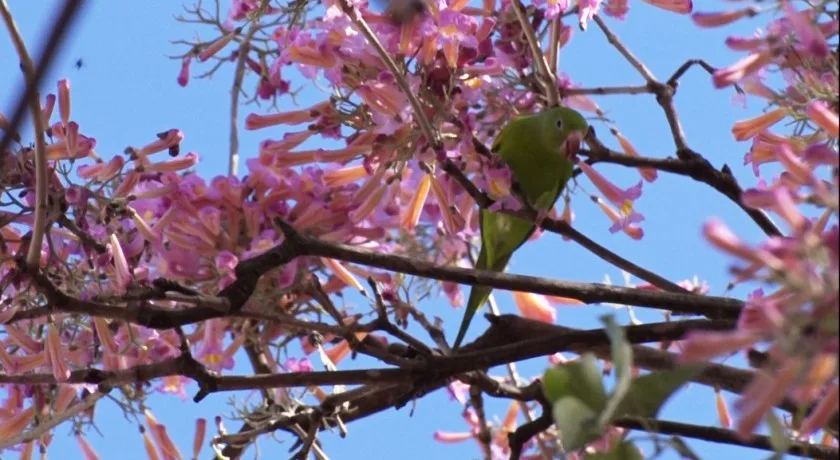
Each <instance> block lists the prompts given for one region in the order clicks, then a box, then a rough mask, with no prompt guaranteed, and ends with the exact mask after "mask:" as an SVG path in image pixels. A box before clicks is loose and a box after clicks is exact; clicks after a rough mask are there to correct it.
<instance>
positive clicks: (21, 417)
mask: <svg viewBox="0 0 840 460" xmlns="http://www.w3.org/2000/svg"><path fill="white" fill-rule="evenodd" d="M34 416H35V406H29V407H28V408H26V409H24V410H21V411H19V412H17V413H15V414H14V415H12V416H11V417H9V418H6V419H5V420H0V439H9V438H13V437H15V436H17V435H19V434H20V433H22V432H23V430H24V429H26V427H27V426H29V422H31V421H32V420H33V419H34Z"/></svg>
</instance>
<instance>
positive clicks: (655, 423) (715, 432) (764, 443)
mask: <svg viewBox="0 0 840 460" xmlns="http://www.w3.org/2000/svg"><path fill="white" fill-rule="evenodd" d="M613 425H615V426H620V427H622V428H629V429H632V430H639V431H646V432H652V433H659V434H668V435H676V436H683V437H686V438H693V439H702V440H704V441H710V442H716V443H719V444H729V445H733V446H741V447H751V448H753V449H761V450H767V451H773V450H775V449H774V447H773V442H772V441H771V440H770V436H764V435H759V434H753V435H751V437H750V439H749V440H743V439H740V438H739V437H738V435H737V434H736V433H735V431H733V430H727V429H725V428H718V427H713V426H701V425H691V424H688V423H679V422H671V421H667V420H651V419H642V420H636V419H619V420H616V421H615V422H613ZM786 453H788V454H791V455H797V456H805V457H807V458H819V459H836V458H838V456H840V451H838V450H837V448H833V447H829V446H823V445H819V444H808V443H804V442H800V441H793V440H791V441H790V447H789V448H788V450H787V451H786Z"/></svg>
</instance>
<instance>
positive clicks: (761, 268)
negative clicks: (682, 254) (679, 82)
mask: <svg viewBox="0 0 840 460" xmlns="http://www.w3.org/2000/svg"><path fill="white" fill-rule="evenodd" d="M831 4H832V2H812V6H811V7H808V8H805V9H799V8H798V7H795V6H794V2H789V1H781V2H774V5H773V7H778V8H777V10H778V11H779V13H780V14H778V15H777V16H775V17H774V18H773V19H772V21H771V22H770V23H769V24H768V25H767V27H766V28H765V29H764V30H763V31H760V32H758V33H756V34H755V35H754V36H752V37H737V36H732V37H729V38H727V40H726V44H727V46H729V47H730V48H731V49H734V50H738V51H744V52H746V53H748V55H747V56H746V57H744V58H743V59H740V60H739V61H738V62H736V63H734V64H733V65H731V66H729V67H727V68H725V69H721V70H719V71H717V72H716V73H715V74H714V76H713V81H714V83H715V85H717V86H719V87H721V86H726V85H732V84H738V85H740V86H741V87H742V88H743V89H744V91H746V93H747V94H749V95H751V96H755V97H757V98H760V99H763V100H764V102H766V103H767V106H768V108H767V110H766V112H765V113H763V114H761V115H759V116H757V117H755V118H752V119H748V120H743V121H739V122H737V123H736V124H735V125H734V126H733V128H732V134H733V136H734V137H735V139H736V140H738V141H744V142H745V141H750V142H752V145H751V147H750V149H749V152H748V153H747V155H746V156H745V159H744V164H745V165H751V166H752V167H753V169H754V171H755V173H756V175H758V176H759V181H758V185H757V186H756V187H754V188H751V189H748V190H745V191H744V193H743V195H742V197H741V200H742V202H743V203H744V204H745V205H746V206H748V207H750V208H754V209H758V210H764V211H767V212H769V213H771V214H772V215H774V216H776V217H777V218H778V219H779V220H780V222H782V223H784V227H785V228H784V229H782V234H781V235H780V236H771V237H770V238H768V239H767V240H766V241H765V242H763V243H761V244H759V245H751V244H748V243H746V242H744V241H742V239H741V238H739V237H738V236H737V235H736V234H735V233H733V232H732V231H731V230H730V229H729V228H728V227H727V226H726V224H725V223H724V222H722V221H721V220H719V219H711V220H709V221H708V222H707V224H706V225H705V227H704V229H703V232H704V234H705V236H706V238H707V239H708V240H709V242H710V243H711V244H713V245H714V246H716V247H717V248H719V249H721V250H723V251H725V252H726V253H728V254H730V255H732V256H733V257H735V258H736V259H737V261H738V263H737V265H734V266H733V267H732V274H733V276H734V277H735V279H734V281H733V285H734V284H739V283H744V282H758V283H762V284H763V285H764V286H763V287H762V288H759V289H757V290H755V291H754V292H753V294H752V295H751V296H750V298H749V299H748V301H747V305H746V308H744V310H743V312H742V313H741V317H740V319H739V321H738V327H737V329H736V330H734V331H732V332H715V333H711V332H702V333H701V332H698V333H694V334H692V335H691V336H690V337H688V339H687V341H686V342H685V343H684V344H683V353H682V356H683V358H684V359H686V360H690V361H695V360H700V361H703V360H708V359H711V358H713V357H715V356H719V355H724V354H729V353H732V352H736V351H740V350H744V351H746V350H755V349H762V350H765V351H766V353H767V355H768V357H769V359H768V362H767V364H766V365H765V366H764V367H762V368H761V369H760V371H759V376H758V377H756V379H755V380H754V381H753V382H752V383H751V385H750V386H749V387H748V389H746V390H745V392H744V393H743V395H742V397H741V398H740V399H739V400H738V401H736V403H735V409H736V410H737V412H738V418H737V421H736V428H737V431H738V433H739V434H740V435H742V436H744V437H748V436H749V435H750V434H751V433H752V432H753V431H754V430H755V429H756V427H757V426H758V425H759V424H760V423H761V422H762V421H763V420H764V417H765V415H766V414H767V412H768V411H770V409H771V408H772V407H773V406H774V405H776V404H778V403H780V402H781V401H782V400H783V399H784V398H790V399H791V400H792V401H794V402H796V403H798V404H803V405H804V407H808V406H809V405H814V407H813V408H812V410H811V411H810V412H809V413H808V415H807V416H806V417H805V419H804V420H801V421H800V422H799V423H798V424H797V425H795V426H792V427H791V429H792V430H793V431H794V433H796V434H797V435H799V436H802V437H808V436H811V435H812V434H814V433H815V432H817V431H818V430H819V429H820V428H821V427H823V426H824V425H825V423H826V422H827V421H828V420H829V419H830V418H831V417H832V416H834V415H835V414H836V413H837V411H838V380H837V364H838V363H837V360H838V346H840V345H839V344H838V328H837V323H838V278H839V277H840V275H838V260H839V259H840V254H838V238H840V234H838V223H837V218H838V195H839V194H840V191H838V187H840V179H838V166H840V158H838V151H837V142H838V93H840V91H838V89H839V88H840V87H839V86H838V85H840V83H838V67H837V62H838V61H837V51H836V50H837V38H838V17H837V9H836V5H835V7H834V9H833V11H832V10H831V6H830V5H831ZM766 7H769V5H765V4H764V3H757V4H756V5H750V6H747V7H743V8H740V9H733V10H729V11H724V12H716V13H695V14H694V15H693V19H694V21H695V23H697V24H698V25H700V26H702V27H716V26H723V25H726V24H729V23H732V22H734V21H737V20H738V19H741V18H744V17H748V16H753V15H755V14H758V13H759V11H761V10H762V9H766ZM773 73H780V74H781V75H782V77H783V82H782V85H783V87H781V88H777V87H776V85H775V84H773V83H769V81H770V79H769V76H770V75H771V74H773ZM785 121H788V122H792V123H793V126H794V129H792V130H791V129H789V128H788V129H786V128H784V127H783V124H784V122H785ZM769 164H775V165H776V167H777V168H778V170H780V173H779V174H778V175H774V176H773V177H771V178H768V179H765V178H764V177H763V176H762V174H761V171H760V169H765V168H770V169H772V168H771V166H770V165H769ZM765 289H769V290H770V292H769V293H767V292H765Z"/></svg>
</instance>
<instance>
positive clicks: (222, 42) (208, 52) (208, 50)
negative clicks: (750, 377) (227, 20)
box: [198, 28, 242, 62]
mask: <svg viewBox="0 0 840 460" xmlns="http://www.w3.org/2000/svg"><path fill="white" fill-rule="evenodd" d="M241 31H242V29H240V28H236V30H234V31H233V32H231V33H229V34H227V35H222V36H221V37H219V38H218V39H217V40H216V41H214V42H213V43H211V44H210V45H208V46H207V47H205V48H204V49H203V50H201V52H200V53H199V54H198V60H199V61H201V62H204V61H206V60H208V59H210V58H211V57H213V56H214V55H215V54H216V53H218V52H219V51H221V50H222V48H224V47H225V46H227V44H228V43H230V41H231V40H233V37H235V36H236V35H238V34H239V33H240V32H241Z"/></svg>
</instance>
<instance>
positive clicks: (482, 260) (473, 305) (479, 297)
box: [452, 244, 513, 351]
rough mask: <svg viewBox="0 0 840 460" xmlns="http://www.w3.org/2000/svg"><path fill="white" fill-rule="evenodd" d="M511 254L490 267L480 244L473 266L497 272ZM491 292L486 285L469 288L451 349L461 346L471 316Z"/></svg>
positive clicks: (502, 268)
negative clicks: (465, 304)
mask: <svg viewBox="0 0 840 460" xmlns="http://www.w3.org/2000/svg"><path fill="white" fill-rule="evenodd" d="M512 255H513V254H507V255H505V256H503V257H501V258H500V259H499V260H496V261H495V262H496V263H494V264H493V266H492V267H488V266H487V252H486V250H485V248H484V245H483V244H482V245H481V251H480V252H479V253H478V260H477V261H476V263H475V268H476V269H479V270H488V269H490V270H493V271H499V272H501V271H504V269H505V267H506V266H507V264H508V262H509V261H510V258H511V256H512ZM491 292H493V288H490V287H487V286H473V287H472V289H470V296H469V298H468V299H467V309H466V311H465V312H464V318H463V319H461V327H460V328H459V329H458V336H457V337H455V343H454V344H453V345H452V351H455V350H457V349H458V347H460V346H461V342H462V341H463V340H464V335H466V333H467V329H468V328H469V326H470V322H471V321H472V318H473V316H475V313H476V312H477V311H478V310H479V308H481V306H482V305H483V304H484V302H486V301H487V299H488V298H489V297H490V293H491Z"/></svg>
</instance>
